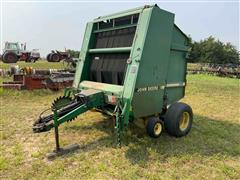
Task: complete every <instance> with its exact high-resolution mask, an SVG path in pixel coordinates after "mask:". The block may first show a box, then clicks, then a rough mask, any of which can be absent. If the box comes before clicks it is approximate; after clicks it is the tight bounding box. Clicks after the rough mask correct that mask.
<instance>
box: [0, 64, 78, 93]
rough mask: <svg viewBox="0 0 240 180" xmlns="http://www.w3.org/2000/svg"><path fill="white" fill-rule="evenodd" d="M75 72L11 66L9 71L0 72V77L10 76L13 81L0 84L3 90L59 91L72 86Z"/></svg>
mask: <svg viewBox="0 0 240 180" xmlns="http://www.w3.org/2000/svg"><path fill="white" fill-rule="evenodd" d="M74 73H75V71H74V70H72V71H70V70H58V69H33V68H32V67H25V68H19V67H18V66H12V67H11V68H10V69H9V70H1V71H0V75H1V76H12V77H13V81H5V82H3V83H2V84H0V87H2V88H4V89H17V90H22V89H27V90H33V89H51V90H59V89H63V88H65V87H70V86H72V83H73V80H74Z"/></svg>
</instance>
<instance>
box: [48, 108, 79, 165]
mask: <svg viewBox="0 0 240 180" xmlns="http://www.w3.org/2000/svg"><path fill="white" fill-rule="evenodd" d="M57 118H58V117H57V111H56V110H55V111H54V118H53V120H54V127H55V128H54V130H55V142H56V148H55V150H54V151H53V152H51V153H48V154H47V155H46V156H47V159H48V160H53V159H55V158H56V157H58V156H62V155H65V154H68V153H72V152H74V151H76V150H77V149H79V148H80V147H79V145H78V144H73V145H68V146H65V147H64V148H60V144H59V133H58V121H57Z"/></svg>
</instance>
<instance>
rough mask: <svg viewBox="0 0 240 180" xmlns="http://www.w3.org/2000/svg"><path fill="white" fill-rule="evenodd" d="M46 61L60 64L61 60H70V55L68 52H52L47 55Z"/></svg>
mask: <svg viewBox="0 0 240 180" xmlns="http://www.w3.org/2000/svg"><path fill="white" fill-rule="evenodd" d="M46 59H47V61H48V62H60V61H61V60H64V59H65V60H67V59H71V55H70V53H69V52H67V51H65V52H61V51H57V50H55V51H53V50H52V52H51V53H49V54H48V55H47V58H46Z"/></svg>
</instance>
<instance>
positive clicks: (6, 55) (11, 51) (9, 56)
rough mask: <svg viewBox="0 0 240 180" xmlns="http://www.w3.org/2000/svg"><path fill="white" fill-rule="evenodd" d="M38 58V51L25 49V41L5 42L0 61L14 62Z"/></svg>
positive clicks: (31, 60)
mask: <svg viewBox="0 0 240 180" xmlns="http://www.w3.org/2000/svg"><path fill="white" fill-rule="evenodd" d="M39 58H40V53H39V52H38V50H37V49H33V50H32V51H27V50H26V43H24V44H21V47H20V45H19V43H18V42H5V46H4V49H3V55H2V61H3V62H4V63H16V62H17V61H25V62H35V61H37V60H38V59H39Z"/></svg>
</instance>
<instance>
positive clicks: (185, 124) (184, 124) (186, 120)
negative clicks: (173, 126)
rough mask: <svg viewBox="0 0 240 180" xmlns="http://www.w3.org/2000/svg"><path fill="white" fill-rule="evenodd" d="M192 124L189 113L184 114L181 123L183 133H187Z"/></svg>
mask: <svg viewBox="0 0 240 180" xmlns="http://www.w3.org/2000/svg"><path fill="white" fill-rule="evenodd" d="M189 122H190V115H189V113H188V112H183V114H182V118H181V120H180V123H179V128H180V130H181V131H185V130H186V129H187V128H188V125H189Z"/></svg>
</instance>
